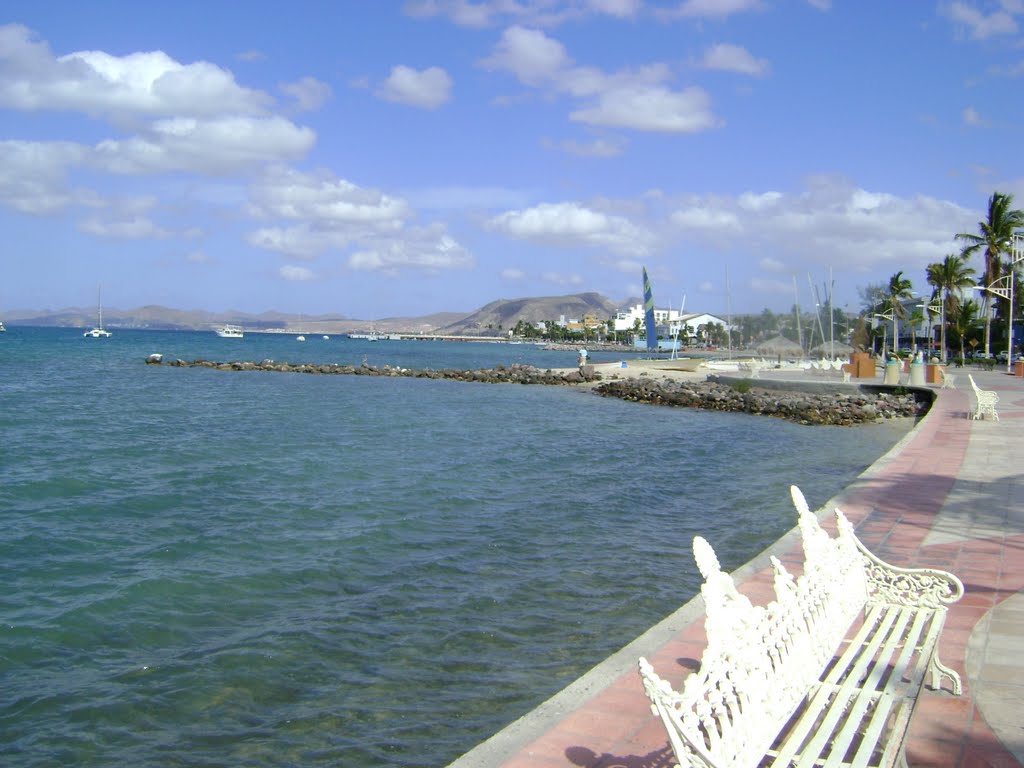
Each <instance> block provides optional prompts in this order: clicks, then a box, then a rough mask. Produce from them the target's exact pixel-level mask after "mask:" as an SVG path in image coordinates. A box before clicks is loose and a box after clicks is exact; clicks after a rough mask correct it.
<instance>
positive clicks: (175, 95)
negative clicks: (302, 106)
mask: <svg viewBox="0 0 1024 768" xmlns="http://www.w3.org/2000/svg"><path fill="white" fill-rule="evenodd" d="M0 51H3V52H4V56H3V58H2V59H0V106H4V107H8V108H11V109H20V110H33V111H35V110H70V111H75V112H82V113H86V114H92V115H96V114H100V115H136V116H149V117H166V116H171V115H173V116H176V117H181V116H190V117H206V118H209V117H213V116H216V115H224V114H240V115H257V114H262V113H263V112H265V110H266V109H267V107H268V106H269V105H270V103H271V100H270V98H269V97H268V96H267V95H266V94H264V93H261V92H259V91H254V90H251V89H248V88H243V87H241V86H240V85H238V83H236V82H235V79H234V77H233V75H232V74H231V73H230V72H229V71H227V70H224V69H221V68H220V67H217V66H215V65H213V64H210V63H208V62H205V61H200V62H195V63H193V64H180V63H178V62H177V61H175V60H174V59H172V58H171V57H169V56H168V55H167V54H165V53H164V52H163V51H151V52H143V53H132V54H128V55H127V56H112V55H110V54H108V53H104V52H102V51H78V52H75V53H70V54H67V55H66V56H61V57H54V55H53V53H52V52H51V51H50V48H49V46H48V45H46V44H45V43H41V42H38V41H37V40H35V39H34V37H33V36H32V33H31V31H30V30H29V29H27V28H26V27H24V26H21V25H19V24H8V25H6V26H2V27H0Z"/></svg>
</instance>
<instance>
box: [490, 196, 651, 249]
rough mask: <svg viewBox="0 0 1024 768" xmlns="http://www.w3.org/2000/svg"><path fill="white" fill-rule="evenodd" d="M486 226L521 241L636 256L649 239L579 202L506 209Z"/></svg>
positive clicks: (627, 224)
mask: <svg viewBox="0 0 1024 768" xmlns="http://www.w3.org/2000/svg"><path fill="white" fill-rule="evenodd" d="M489 226H490V227H491V229H494V230H496V231H499V232H503V233H504V234H506V235H509V236H511V237H515V238H518V239H522V240H531V241H535V242H540V243H546V244H553V245H560V246H568V247H574V246H586V247H590V248H606V249H609V250H611V251H614V252H616V253H622V254H627V255H637V256H639V255H644V254H646V253H647V252H648V250H649V245H650V243H651V240H652V237H651V235H650V233H648V232H646V231H645V230H643V229H641V228H640V227H637V226H636V225H634V224H633V223H632V222H630V221H629V220H628V219H626V218H624V217H621V216H615V215H610V214H606V213H602V212H601V211H596V210H593V209H590V208H587V207H585V206H583V205H580V204H579V203H543V204H541V205H538V206H535V207H533V208H528V209H525V210H516V211H508V212H506V213H503V214H501V215H500V216H496V217H494V218H492V219H491V220H490V222H489Z"/></svg>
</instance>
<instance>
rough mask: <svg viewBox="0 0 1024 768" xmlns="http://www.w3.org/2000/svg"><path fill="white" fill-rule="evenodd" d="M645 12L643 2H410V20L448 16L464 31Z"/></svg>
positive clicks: (542, 24) (599, 0)
mask: <svg viewBox="0 0 1024 768" xmlns="http://www.w3.org/2000/svg"><path fill="white" fill-rule="evenodd" d="M642 8H643V0H582V1H581V2H576V3H550V2H547V1H546V0H540V1H539V2H538V1H537V0H526V2H517V1H515V0H513V1H512V2H509V0H480V1H479V2H471V0H407V2H406V4H405V12H406V13H408V14H409V15H410V16H420V17H432V16H447V17H448V18H449V19H450V20H451V21H452V22H453V23H454V24H457V25H459V26H462V27H473V28H483V27H490V26H494V25H496V24H500V23H508V22H509V21H513V22H516V23H525V24H530V25H532V26H538V27H552V26H556V25H558V24H562V23H564V22H566V21H571V20H574V19H582V18H586V17H587V16H592V15H606V16H613V17H616V18H620V19H621V18H631V17H634V16H636V15H637V14H638V13H639V12H640V11H641V9H642Z"/></svg>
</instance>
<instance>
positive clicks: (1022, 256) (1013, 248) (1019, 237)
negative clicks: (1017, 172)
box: [975, 233, 1024, 373]
mask: <svg viewBox="0 0 1024 768" xmlns="http://www.w3.org/2000/svg"><path fill="white" fill-rule="evenodd" d="M1009 245H1010V269H1009V271H1008V272H1007V273H1006V274H1005V275H1003V276H1002V277H1000V278H997V279H996V280H994V281H993V282H991V283H989V284H988V285H986V286H975V289H976V290H979V291H988V292H989V293H992V294H995V295H996V296H998V297H999V298H1001V299H1007V300H1008V301H1009V304H1010V309H1009V313H1008V314H1007V316H1006V372H1007V373H1013V276H1014V273H1015V272H1016V271H1017V264H1019V263H1020V262H1021V261H1022V260H1024V234H1017V233H1014V234H1013V236H1012V237H1011V239H1010V243H1009ZM1004 281H1005V282H1006V285H1005V286H1003V285H1000V284H1001V283H1003V282H1004Z"/></svg>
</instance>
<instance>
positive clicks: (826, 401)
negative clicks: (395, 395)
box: [146, 355, 931, 426]
mask: <svg viewBox="0 0 1024 768" xmlns="http://www.w3.org/2000/svg"><path fill="white" fill-rule="evenodd" d="M146 363H147V364H148V365H162V366H169V367H177V368H211V369H215V370H220V371H267V372H278V373H307V374H319V375H342V376H390V377H407V378H416V379H450V380H454V381H472V382H480V383H487V384H542V385H548V386H570V385H588V386H590V387H591V388H592V390H593V391H594V392H595V393H597V394H598V395H601V396H602V397H617V398H619V399H622V400H628V401H631V402H637V403H648V404H652V405H667V406H676V407H682V408H703V409H706V410H714V411H733V412H738V413H750V414H755V415H763V416H773V417H775V418H780V419H786V420H788V421H793V422H796V423H798V424H829V425H841V426H849V425H854V424H864V423H869V422H874V421H880V420H883V419H891V418H902V417H916V416H921V415H923V414H924V413H925V412H927V410H928V405H929V403H930V402H931V395H930V393H927V392H925V393H917V392H915V391H913V390H894V391H865V390H862V389H859V388H843V389H839V388H837V389H836V391H833V392H829V393H820V392H802V391H798V390H796V389H794V390H778V389H773V390H769V389H758V388H756V387H752V386H750V383H749V382H745V381H741V382H734V383H732V384H722V383H716V382H709V381H699V380H696V379H690V380H675V379H656V378H653V377H648V376H646V375H641V376H639V377H628V378H622V379H618V378H617V377H614V376H613V378H612V379H611V380H610V381H603V380H602V376H601V374H600V373H595V372H594V370H593V368H592V367H591V366H584V367H583V369H581V370H576V369H551V368H547V369H541V368H537V367H535V366H531V365H522V364H513V365H509V366H497V367H496V368H482V369H472V370H463V369H452V368H448V369H440V370H431V369H417V368H401V367H397V366H391V365H383V366H375V365H369V364H367V363H365V362H364V363H362V364H361V365H338V364H334V363H320V364H316V363H284V362H281V363H279V362H276V361H274V360H262V361H259V362H251V361H249V362H243V361H236V362H215V361H211V360H191V361H187V360H181V359H175V360H164V359H163V357H162V356H161V355H150V356H149V357H148V358H146Z"/></svg>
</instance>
